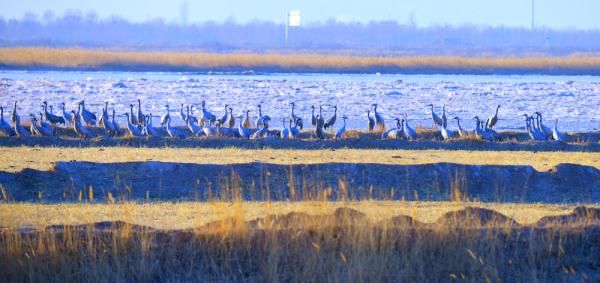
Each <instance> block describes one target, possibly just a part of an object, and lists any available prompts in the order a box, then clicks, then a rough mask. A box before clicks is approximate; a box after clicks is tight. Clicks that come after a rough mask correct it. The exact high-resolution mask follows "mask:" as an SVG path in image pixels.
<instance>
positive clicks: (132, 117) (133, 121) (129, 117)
mask: <svg viewBox="0 0 600 283" xmlns="http://www.w3.org/2000/svg"><path fill="white" fill-rule="evenodd" d="M127 121H128V123H129V124H131V125H134V126H137V125H138V124H139V121H138V119H137V116H136V115H135V114H133V104H129V114H128V115H127Z"/></svg>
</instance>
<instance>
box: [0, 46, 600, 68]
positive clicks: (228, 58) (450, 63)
mask: <svg viewBox="0 0 600 283" xmlns="http://www.w3.org/2000/svg"><path fill="white" fill-rule="evenodd" d="M0 66H5V67H11V68H43V67H46V68H66V69H93V70H94V69H95V70H111V69H117V70H119V69H121V70H153V69H154V70H184V71H185V70H189V71H192V70H196V71H210V70H215V71H219V70H222V71H228V70H234V71H235V70H238V71H243V70H258V71H267V72H268V71H294V72H302V71H312V72H314V71H320V72H376V71H381V72H386V71H391V72H402V71H405V72H414V71H417V72H418V71H419V70H420V71H421V72H423V71H427V70H429V72H432V71H433V72H452V71H454V72H458V73H462V72H470V73H473V72H490V71H491V72H492V73H493V72H494V71H497V72H509V73H519V72H556V71H564V72H567V73H569V72H574V73H586V72H589V71H597V70H599V69H600V57H586V56H569V57H497V58H494V57H452V56H438V57H435V56H430V57H428V56H418V57H348V56H336V55H307V54H302V55H293V56H290V55H289V54H247V53H229V54H222V53H204V52H179V53H175V52H131V51H105V50H86V49H49V48H2V49H0ZM461 70H462V71H461Z"/></svg>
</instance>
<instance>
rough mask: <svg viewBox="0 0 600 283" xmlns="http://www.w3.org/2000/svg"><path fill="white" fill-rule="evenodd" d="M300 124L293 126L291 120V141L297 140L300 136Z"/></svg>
mask: <svg viewBox="0 0 600 283" xmlns="http://www.w3.org/2000/svg"><path fill="white" fill-rule="evenodd" d="M298 120H302V119H300V118H298ZM297 124H298V123H295V124H294V125H293V126H292V120H290V135H289V137H290V139H293V138H296V137H297V136H298V135H299V134H300V129H299V128H298V125H297Z"/></svg>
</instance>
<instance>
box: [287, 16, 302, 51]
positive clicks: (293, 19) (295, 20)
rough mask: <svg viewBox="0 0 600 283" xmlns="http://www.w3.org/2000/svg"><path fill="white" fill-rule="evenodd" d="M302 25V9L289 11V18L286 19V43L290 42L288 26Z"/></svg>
mask: <svg viewBox="0 0 600 283" xmlns="http://www.w3.org/2000/svg"><path fill="white" fill-rule="evenodd" d="M299 26H300V11H296V10H292V11H288V15H287V19H286V21H285V43H287V42H288V28H289V27H299Z"/></svg>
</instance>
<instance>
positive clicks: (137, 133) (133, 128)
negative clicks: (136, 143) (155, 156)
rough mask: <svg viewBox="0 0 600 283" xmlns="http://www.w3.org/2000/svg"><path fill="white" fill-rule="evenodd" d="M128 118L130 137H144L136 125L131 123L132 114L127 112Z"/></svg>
mask: <svg viewBox="0 0 600 283" xmlns="http://www.w3.org/2000/svg"><path fill="white" fill-rule="evenodd" d="M125 115H126V116H127V131H128V132H129V136H131V137H141V136H143V134H142V131H141V130H140V128H138V127H137V126H136V125H134V124H132V123H131V116H130V113H127V112H125Z"/></svg>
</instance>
